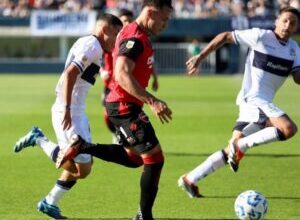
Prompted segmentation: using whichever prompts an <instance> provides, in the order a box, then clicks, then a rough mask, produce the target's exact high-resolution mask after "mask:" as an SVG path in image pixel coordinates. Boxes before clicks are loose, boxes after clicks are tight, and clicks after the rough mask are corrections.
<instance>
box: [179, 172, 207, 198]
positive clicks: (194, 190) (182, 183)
mask: <svg viewBox="0 0 300 220" xmlns="http://www.w3.org/2000/svg"><path fill="white" fill-rule="evenodd" d="M178 186H179V187H181V188H182V190H184V191H185V192H186V193H187V194H188V196H189V197H190V198H200V197H203V195H201V194H200V193H199V188H198V186H196V185H195V184H193V183H191V182H190V181H189V180H188V179H187V178H186V175H183V176H181V177H180V178H179V179H178Z"/></svg>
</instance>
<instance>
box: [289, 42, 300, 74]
mask: <svg viewBox="0 0 300 220" xmlns="http://www.w3.org/2000/svg"><path fill="white" fill-rule="evenodd" d="M296 48H297V49H296V56H295V59H294V63H293V67H292V70H291V74H293V73H296V72H299V70H300V48H299V47H298V45H297V46H296Z"/></svg>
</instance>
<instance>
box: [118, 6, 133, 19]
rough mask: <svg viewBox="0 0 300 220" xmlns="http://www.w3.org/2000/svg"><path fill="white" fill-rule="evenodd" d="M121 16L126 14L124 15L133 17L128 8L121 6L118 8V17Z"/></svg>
mask: <svg viewBox="0 0 300 220" xmlns="http://www.w3.org/2000/svg"><path fill="white" fill-rule="evenodd" d="M121 16H126V17H131V18H133V12H132V11H130V10H128V9H126V8H122V9H121V10H120V14H119V17H121Z"/></svg>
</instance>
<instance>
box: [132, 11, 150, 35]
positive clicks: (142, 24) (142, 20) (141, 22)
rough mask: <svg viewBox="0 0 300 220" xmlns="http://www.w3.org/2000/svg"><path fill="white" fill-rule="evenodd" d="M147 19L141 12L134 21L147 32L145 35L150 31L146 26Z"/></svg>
mask: <svg viewBox="0 0 300 220" xmlns="http://www.w3.org/2000/svg"><path fill="white" fill-rule="evenodd" d="M147 21H148V20H147V18H146V17H145V16H144V15H143V14H141V15H140V16H139V17H137V18H136V20H135V22H136V23H137V25H138V26H139V28H140V29H142V30H143V31H144V32H145V33H147V35H151V31H150V30H149V28H148V25H147V23H148V22H147Z"/></svg>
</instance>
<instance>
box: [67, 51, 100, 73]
mask: <svg viewBox="0 0 300 220" xmlns="http://www.w3.org/2000/svg"><path fill="white" fill-rule="evenodd" d="M99 54H100V51H97V50H96V48H95V47H93V46H87V47H84V46H82V47H78V48H76V49H75V51H74V59H73V60H72V63H73V64H75V65H76V66H77V67H78V68H79V69H80V72H83V71H84V70H85V69H86V68H87V67H88V66H90V65H91V63H93V62H95V61H96V60H97V58H98V57H99ZM99 60H100V58H99Z"/></svg>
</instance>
